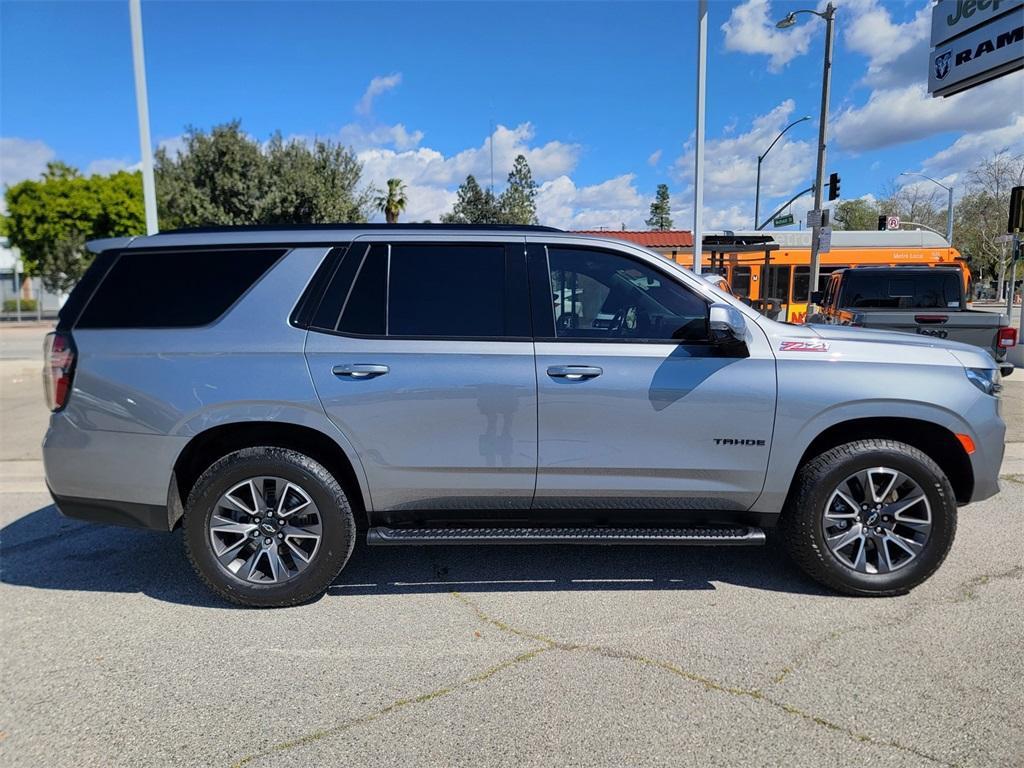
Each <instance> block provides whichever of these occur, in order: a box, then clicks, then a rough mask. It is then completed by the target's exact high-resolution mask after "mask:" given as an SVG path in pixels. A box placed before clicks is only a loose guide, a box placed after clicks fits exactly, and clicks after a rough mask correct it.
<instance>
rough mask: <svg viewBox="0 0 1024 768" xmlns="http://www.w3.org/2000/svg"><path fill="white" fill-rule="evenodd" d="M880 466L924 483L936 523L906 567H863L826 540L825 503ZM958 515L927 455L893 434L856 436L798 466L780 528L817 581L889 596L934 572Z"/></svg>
mask: <svg viewBox="0 0 1024 768" xmlns="http://www.w3.org/2000/svg"><path fill="white" fill-rule="evenodd" d="M877 466H882V467H891V468H893V469H895V470H898V471H900V472H903V473H904V474H906V475H907V476H909V477H910V478H911V479H912V480H914V481H915V482H916V483H917V484H918V485H919V486H920V488H921V490H922V491H923V492H924V495H925V497H926V498H927V500H928V503H929V505H930V507H931V518H932V526H931V530H930V532H929V538H928V541H927V543H926V544H925V546H924V549H923V550H922V551H921V552H920V553H919V554H918V555H917V557H916V558H915V559H914V560H912V561H910V562H908V563H907V564H906V565H905V566H904V567H902V568H899V569H897V570H894V571H891V572H889V573H860V572H858V571H856V570H854V569H853V568H851V567H848V566H847V565H844V564H843V563H842V562H840V560H839V558H838V557H837V556H836V555H834V554H833V553H832V551H831V550H830V549H829V548H828V546H827V545H826V543H825V538H824V528H825V525H824V519H823V518H824V513H825V505H826V504H828V500H829V498H830V496H831V494H832V492H833V490H835V489H836V487H837V486H838V485H839V484H840V483H842V482H843V480H844V479H845V478H847V477H849V476H850V475H852V474H854V473H856V472H858V471H860V470H864V469H868V468H871V467H877ZM956 515H957V507H956V496H955V494H954V493H953V488H952V486H951V485H950V483H949V479H948V478H947V477H946V475H945V474H944V473H943V472H942V470H941V469H940V468H939V466H938V465H937V464H936V463H935V462H934V461H932V459H930V458H929V457H928V456H927V455H925V454H924V453H922V452H921V451H919V450H918V449H917V448H914V447H912V446H909V445H906V444H904V443H900V442H896V441H894V440H879V439H872V440H858V441H856V442H851V443H846V444H845V445H840V446H838V447H836V448H832V449H831V450H828V451H825V452H824V453H822V454H821V455H820V456H816V457H815V458H813V459H811V460H810V461H808V462H807V463H806V464H804V466H803V467H801V468H800V470H799V472H798V474H797V477H796V480H795V484H794V488H793V491H792V493H791V494H790V498H789V501H788V502H787V506H786V509H785V510H783V513H782V518H781V520H780V521H779V528H780V533H781V535H782V539H783V542H784V544H785V547H786V549H787V551H788V552H789V554H790V556H791V557H792V558H793V560H794V561H795V562H796V564H797V565H798V566H799V567H800V568H801V569H802V570H803V571H804V572H805V573H806V574H807V575H808V576H810V577H811V578H812V579H814V580H815V581H817V582H819V583H821V584H824V585H825V586H826V587H829V588H830V589H833V590H835V591H836V592H841V593H844V594H847V595H858V596H876V597H889V596H893V595H901V594H905V593H906V592H909V591H910V590H911V589H913V588H914V587H916V586H917V585H918V584H920V583H922V582H923V581H925V580H926V579H927V578H928V577H930V576H931V575H932V574H933V573H935V571H936V570H937V569H938V567H939V566H940V565H941V564H942V562H943V560H945V559H946V555H947V554H948V553H949V548H950V547H951V546H952V544H953V538H954V536H955V534H956Z"/></svg>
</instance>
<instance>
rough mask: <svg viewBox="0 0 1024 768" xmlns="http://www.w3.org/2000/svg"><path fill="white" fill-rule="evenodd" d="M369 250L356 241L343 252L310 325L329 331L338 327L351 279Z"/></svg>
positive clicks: (367, 246)
mask: <svg viewBox="0 0 1024 768" xmlns="http://www.w3.org/2000/svg"><path fill="white" fill-rule="evenodd" d="M369 250H370V246H369V245H367V244H365V243H356V244H354V245H352V246H351V247H350V248H349V249H348V250H347V251H346V252H345V254H344V255H343V257H342V259H341V261H340V262H339V263H338V264H337V266H336V268H335V270H334V274H333V275H332V276H331V281H330V283H328V285H327V288H326V289H325V290H324V295H323V298H321V299H320V303H319V305H318V306H317V308H316V312H315V313H314V314H313V319H312V321H311V323H310V325H312V326H313V327H314V328H325V329H327V330H330V331H335V330H337V329H338V321H339V320H340V319H341V310H342V309H344V307H345V302H346V301H347V300H348V295H349V292H350V291H351V290H352V281H353V280H354V279H355V276H356V272H357V271H359V267H360V266H361V265H362V263H363V257H364V256H366V253H367V251H369Z"/></svg>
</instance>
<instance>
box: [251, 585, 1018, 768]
mask: <svg viewBox="0 0 1024 768" xmlns="http://www.w3.org/2000/svg"><path fill="white" fill-rule="evenodd" d="M1021 575H1024V566H1016V567H1014V568H1011V569H1009V570H1007V571H1002V572H999V573H994V574H981V575H979V576H975V577H972V578H971V579H968V580H967V581H965V582H963V583H962V584H960V585H959V587H958V589H957V592H956V594H955V595H953V596H952V597H951V598H948V599H945V600H922V601H920V602H918V603H916V604H914V605H913V606H911V608H910V609H909V610H908V611H907V612H906V613H904V614H902V615H900V616H899V617H894V618H892V619H890V620H889V621H887V622H885V623H884V624H881V625H878V624H875V625H872V626H870V627H865V626H861V625H857V626H851V627H848V628H846V629H843V630H836V631H833V632H830V633H829V634H828V635H826V636H825V637H823V638H820V639H819V641H818V642H816V643H815V644H814V645H813V646H812V647H811V648H810V649H808V650H806V651H805V652H804V653H802V654H800V655H799V656H798V657H797V660H794V661H793V662H791V663H790V664H789V665H787V666H785V667H783V669H782V671H781V672H780V673H779V674H778V675H776V676H775V677H774V678H772V681H771V682H772V683H773V684H781V683H782V682H783V681H784V680H785V679H786V677H788V676H789V675H790V674H792V672H794V671H795V669H796V668H797V667H798V666H799V665H800V664H803V663H804V662H806V661H807V660H808V659H810V658H812V657H813V656H814V655H815V654H816V653H818V652H819V651H820V650H821V649H822V648H824V647H825V646H827V645H828V644H829V643H831V642H833V641H834V640H836V639H838V638H839V637H842V636H843V635H846V634H848V633H850V632H855V631H862V630H868V629H873V630H878V629H879V628H883V629H884V628H886V627H889V626H896V625H898V624H901V623H903V622H905V621H907V620H909V619H910V618H912V617H913V616H914V615H915V614H917V613H919V612H920V611H922V610H924V609H926V608H928V607H931V606H934V605H936V604H941V603H943V602H946V603H951V604H957V603H962V602H965V601H967V600H971V599H973V598H974V597H975V596H976V590H977V588H978V587H980V586H984V585H986V584H989V583H991V582H992V581H993V580H996V579H1008V578H1019V577H1020V576H1021ZM451 596H452V597H453V598H454V599H455V600H457V601H458V602H460V603H461V604H462V605H463V606H465V607H466V608H468V609H469V610H470V611H472V612H473V613H474V614H475V616H476V618H477V620H478V621H480V622H481V623H484V624H489V625H490V626H492V627H494V628H496V629H498V630H500V631H502V632H505V633H507V634H510V635H513V636H515V637H518V638H520V639H522V640H531V641H533V642H537V643H540V644H541V645H540V647H536V648H532V649H530V650H529V651H526V652H524V653H520V654H518V655H516V656H514V657H512V658H510V659H506V660H505V661H501V662H499V663H497V664H495V665H493V666H491V667H488V668H487V669H485V670H483V671H482V672H478V673H477V674H475V675H471V676H469V677H467V678H463V679H462V680H459V681H457V682H455V683H452V684H451V685H448V686H443V687H441V688H436V689H434V690H432V691H428V692H426V693H422V694H419V695H417V696H411V697H407V698H403V699H398V700H397V701H394V702H392V703H391V704H388V705H387V706H385V707H381V708H380V709H377V710H374V711H373V712H370V713H369V714H366V715H363V716H361V717H356V718H351V719H349V720H346V721H344V722H342V723H339V724H338V725H336V726H333V727H331V728H325V729H321V730H318V731H313V732H312V733H308V734H306V735H304V736H300V737H298V738H295V739H291V740H289V741H283V742H279V743H277V744H273V745H271V746H269V747H267V748H265V749H263V750H260V751H258V752H254V753H253V754H251V755H247V756H245V757H243V758H241V759H240V760H238V761H237V762H235V763H232V768H243V767H244V766H245V765H248V764H249V763H251V762H252V761H254V760H258V759H260V758H262V757H269V756H271V755H274V754H277V753H280V752H285V751H288V750H290V749H294V748H296V747H301V746H305V745H307V744H312V743H314V742H317V741H320V740H321V739H326V738H331V737H334V736H338V735H340V734H342V733H344V732H346V731H348V730H350V729H352V728H356V727H358V726H360V725H365V724H367V723H371V722H373V721H375V720H378V719H380V718H382V717H385V716H387V715H389V714H391V713H393V712H396V711H398V710H401V709H404V708H406V707H409V706H413V705H416V704H425V703H428V702H431V701H433V700H435V699H439V698H443V697H445V696H449V695H451V694H453V693H455V692H457V691H460V690H462V689H464V688H467V687H469V686H472V685H478V684H483V683H486V682H487V681H489V680H490V679H491V678H492V677H494V676H495V675H497V674H498V673H500V672H502V671H504V670H506V669H510V668H513V667H516V666H518V665H520V664H523V663H526V662H529V661H532V660H533V659H535V658H536V657H537V656H539V655H541V654H542V653H548V652H550V651H562V652H567V653H593V654H595V655H598V656H601V657H604V658H608V659H616V660H622V661H631V662H633V663H636V664H640V665H642V666H646V667H652V668H655V669H660V670H662V671H664V672H668V673H670V674H672V675H675V676H676V677H680V678H683V679H684V680H687V681H688V682H691V683H695V684H697V685H700V686H702V687H703V688H704V689H705V690H707V691H714V692H717V693H722V694H726V695H729V696H736V697H741V698H748V699H751V700H753V701H759V702H762V703H764V704H766V705H768V706H771V707H773V708H775V709H777V710H779V711H781V712H784V713H786V714H787V715H792V716H794V717H798V718H800V719H802V720H805V721H807V722H809V723H812V724H814V725H817V726H819V727H822V728H825V729H827V730H830V731H833V732H834V733H839V734H842V735H844V736H846V737H848V738H851V739H854V740H855V741H858V742H862V743H866V744H871V745H873V746H880V747H889V748H892V749H896V750H899V751H901V752H905V753H907V754H912V755H914V756H916V757H920V758H922V759H925V760H928V761H930V762H933V763H935V764H937V765H941V766H946V768H955V765H956V764H955V763H950V762H947V761H945V760H943V759H942V758H939V757H936V756H935V755H932V754H929V753H927V752H923V751H922V750H919V749H917V748H915V747H911V746H909V745H906V744H903V743H901V742H899V741H896V740H895V739H879V738H875V737H874V736H871V735H870V734H867V733H862V732H860V731H856V730H854V729H852V728H850V727H847V726H844V725H840V724H839V723H836V722H833V721H831V720H828V719H827V718H824V717H820V716H818V715H815V714H813V713H811V712H808V711H806V710H803V709H801V708H800V707H797V706H794V705H792V704H788V703H786V702H785V701H782V700H781V699H777V698H774V697H772V696H769V695H768V694H766V693H765V692H764V691H762V690H761V689H760V688H740V687H737V686H731V685H727V684H725V683H721V682H719V681H717V680H714V679H713V678H710V677H707V676H705V675H701V674H698V673H696V672H692V671H690V670H687V669H684V668H683V667H681V666H679V665H677V664H673V663H672V662H669V661H665V660H663V659H655V658H650V657H647V656H644V655H642V654H640V653H637V652H635V651H629V650H623V649H619V648H612V647H608V646H601V645H590V644H584V643H567V642H563V641H560V640H557V639H555V638H553V637H550V636H547V635H543V634H540V633H538V632H531V631H529V630H525V629H522V628H519V627H516V626H514V625H512V624H509V623H507V622H505V621H502V620H501V619H498V618H496V617H494V616H491V615H490V614H488V613H487V612H485V611H484V610H483V609H482V608H481V607H480V606H479V605H477V604H476V603H475V602H474V601H473V600H470V599H469V598H468V597H466V596H465V595H463V594H462V593H460V592H452V593H451Z"/></svg>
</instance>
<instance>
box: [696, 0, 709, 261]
mask: <svg viewBox="0 0 1024 768" xmlns="http://www.w3.org/2000/svg"><path fill="white" fill-rule="evenodd" d="M707 48H708V0H699V2H698V3H697V145H696V151H695V152H694V161H693V271H694V272H695V273H697V274H698V275H699V274H700V273H701V260H702V259H703V256H704V246H703V243H704V228H703V217H704V94H705V86H706V84H707V74H708V72H707Z"/></svg>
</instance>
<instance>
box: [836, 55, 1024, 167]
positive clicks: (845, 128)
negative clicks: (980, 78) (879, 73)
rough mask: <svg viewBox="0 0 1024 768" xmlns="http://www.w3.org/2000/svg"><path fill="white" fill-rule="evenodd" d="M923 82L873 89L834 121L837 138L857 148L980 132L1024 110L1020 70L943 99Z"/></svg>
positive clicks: (841, 142)
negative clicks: (934, 94) (957, 132)
mask: <svg viewBox="0 0 1024 768" xmlns="http://www.w3.org/2000/svg"><path fill="white" fill-rule="evenodd" d="M927 90H928V89H927V86H926V84H925V83H924V82H918V83H912V84H910V85H904V86H900V87H894V88H885V89H882V90H876V91H872V92H871V96H870V97H869V99H868V101H867V103H865V104H864V105H863V106H859V107H855V106H851V107H847V108H846V109H845V110H843V111H841V112H840V113H839V114H838V115H837V116H836V117H835V119H834V121H833V126H832V131H833V136H834V137H835V140H836V141H837V142H838V143H839V144H841V145H842V146H843V147H844V148H845V149H848V150H851V151H854V152H858V151H863V150H869V149H877V148H880V147H886V146H892V145H894V144H901V143H903V142H908V141H915V140H917V139H923V138H926V137H928V136H933V135H935V134H938V133H946V132H951V131H984V130H990V129H992V128H998V127H1003V126H1005V125H1008V124H1011V123H1012V122H1013V121H1014V120H1015V119H1016V117H1017V116H1018V115H1020V114H1022V112H1024V106H1022V105H1024V102H1022V101H1021V96H1022V94H1024V73H1021V72H1017V73H1014V74H1011V75H1006V76H1004V77H1002V78H1000V79H998V80H993V81H992V82H990V83H986V84H984V85H981V86H978V87H976V88H974V89H972V90H970V91H965V92H964V93H960V94H957V95H956V96H951V97H949V98H946V99H935V98H932V97H931V96H929V95H928V92H927Z"/></svg>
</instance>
